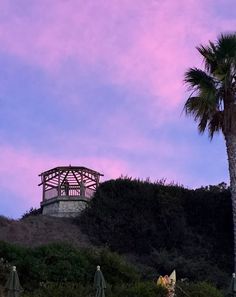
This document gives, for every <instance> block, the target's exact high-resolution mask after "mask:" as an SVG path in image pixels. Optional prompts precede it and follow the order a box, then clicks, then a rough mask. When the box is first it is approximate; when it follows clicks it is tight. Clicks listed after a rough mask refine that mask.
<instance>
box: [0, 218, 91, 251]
mask: <svg viewBox="0 0 236 297" xmlns="http://www.w3.org/2000/svg"><path fill="white" fill-rule="evenodd" d="M0 240H3V241H6V242H9V243H17V244H21V245H24V246H32V247H33V246H38V245H42V244H47V243H51V242H62V241H63V242H69V243H71V244H73V245H75V246H79V247H89V246H91V244H90V241H89V239H88V237H87V236H86V235H85V234H83V233H82V232H81V230H80V228H79V226H78V225H76V224H74V220H73V219H69V218H54V217H48V216H43V215H39V216H30V217H27V218H25V219H22V220H19V221H18V220H11V219H8V218H6V217H3V216H0Z"/></svg>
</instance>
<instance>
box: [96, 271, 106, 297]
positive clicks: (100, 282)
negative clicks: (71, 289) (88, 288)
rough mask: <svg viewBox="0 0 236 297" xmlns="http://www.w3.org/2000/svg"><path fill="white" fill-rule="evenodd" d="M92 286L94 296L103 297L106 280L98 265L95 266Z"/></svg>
mask: <svg viewBox="0 0 236 297" xmlns="http://www.w3.org/2000/svg"><path fill="white" fill-rule="evenodd" d="M94 286H95V288H96V296H95V297H105V289H106V282H105V279H104V277H103V274H102V271H101V270H100V266H97V271H96V272H95V275H94Z"/></svg>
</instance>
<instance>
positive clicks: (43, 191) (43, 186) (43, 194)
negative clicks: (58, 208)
mask: <svg viewBox="0 0 236 297" xmlns="http://www.w3.org/2000/svg"><path fill="white" fill-rule="evenodd" d="M45 188H46V187H45V176H44V175H43V201H44V200H45V190H46V189H45Z"/></svg>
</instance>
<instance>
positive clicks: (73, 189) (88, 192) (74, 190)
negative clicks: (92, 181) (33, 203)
mask: <svg viewBox="0 0 236 297" xmlns="http://www.w3.org/2000/svg"><path fill="white" fill-rule="evenodd" d="M60 191H61V193H60V195H59V193H58V188H51V189H47V190H45V194H44V200H49V199H52V198H56V197H59V196H73V197H76V196H78V197H80V196H81V193H80V187H79V186H77V185H75V186H74V185H69V187H68V189H67V191H68V194H67V193H66V189H65V187H64V186H62V187H61V189H60ZM94 193H95V190H93V189H90V188H86V187H85V197H86V198H92V197H93V195H94Z"/></svg>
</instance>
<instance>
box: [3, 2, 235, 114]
mask: <svg viewBox="0 0 236 297" xmlns="http://www.w3.org/2000/svg"><path fill="white" fill-rule="evenodd" d="M0 5H1V10H2V11H4V13H5V16H6V17H5V18H2V20H1V23H0V45H1V50H2V51H7V52H8V53H10V54H13V55H17V56H18V57H20V58H22V59H24V60H25V61H27V62H29V63H33V64H36V65H38V66H40V67H43V68H44V69H45V70H46V71H49V72H50V73H51V74H54V75H56V74H58V73H60V67H61V65H62V64H63V63H64V62H66V61H67V59H70V58H72V59H74V60H77V61H78V63H79V64H81V63H84V64H85V65H87V66H88V67H90V66H98V65H103V67H104V68H105V69H106V71H107V79H109V80H111V81H112V82H113V83H116V84H122V85H127V86H129V87H131V88H133V89H139V90H144V91H145V92H147V93H150V94H152V95H154V96H158V100H157V99H156V98H155V99H154V102H152V103H153V105H154V106H156V109H157V108H160V107H161V108H164V107H163V103H166V102H168V110H169V109H170V108H172V109H173V108H175V107H176V105H178V104H179V102H180V101H182V97H183V86H182V77H183V73H184V71H185V69H186V67H189V66H191V65H196V64H199V63H200V60H199V58H198V57H197V53H196V52H195V49H194V47H195V46H196V45H198V44H199V43H201V42H203V43H204V42H206V41H207V40H208V39H215V37H216V34H218V33H219V32H220V31H224V30H228V29H232V28H234V26H235V21H234V22H233V21H226V20H224V19H219V18H216V17H215V19H214V16H213V15H211V9H210V8H211V6H212V5H214V3H213V2H212V1H211V0H207V1H204V2H203V1H194V0H181V1H177V2H176V1H172V0H167V1H162V2H160V1H146V2H145V1H141V0H129V1H127V0H119V1H118V0H113V1H105V0H103V1H99V3H96V2H94V1H86V2H83V1H56V0H54V1H50V2H49V1H46V0H42V1H40V2H37V3H34V4H31V5H29V4H27V5H29V7H28V10H27V14H24V13H23V12H22V11H23V10H22V11H20V12H19V10H20V9H19V8H18V10H17V9H14V7H15V5H16V4H14V5H13V4H9V2H8V1H7V0H5V1H2V2H1V4H0ZM30 14H31V15H30ZM209 19H211V22H209ZM164 109H165V108H164Z"/></svg>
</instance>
